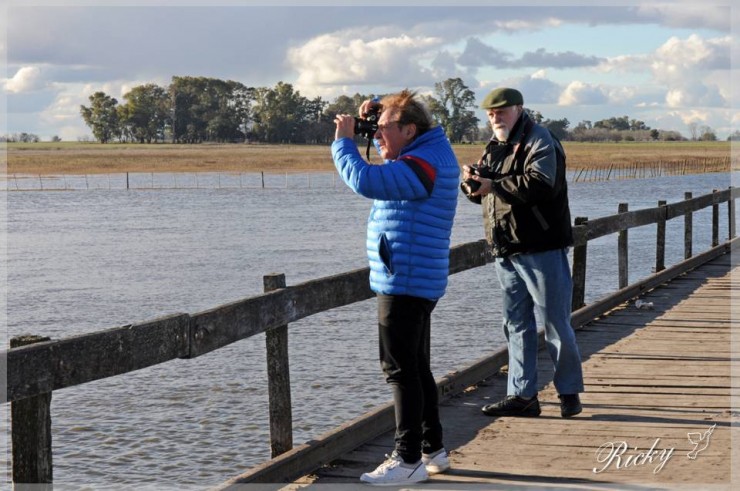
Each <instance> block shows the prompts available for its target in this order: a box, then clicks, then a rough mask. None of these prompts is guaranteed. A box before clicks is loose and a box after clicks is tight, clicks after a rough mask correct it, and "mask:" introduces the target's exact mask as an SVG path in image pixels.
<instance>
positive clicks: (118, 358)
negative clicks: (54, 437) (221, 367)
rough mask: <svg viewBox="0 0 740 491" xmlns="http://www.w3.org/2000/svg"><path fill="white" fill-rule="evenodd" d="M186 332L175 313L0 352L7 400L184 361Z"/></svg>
mask: <svg viewBox="0 0 740 491" xmlns="http://www.w3.org/2000/svg"><path fill="white" fill-rule="evenodd" d="M188 332H189V317H188V315H187V314H175V315H172V316H169V317H162V318H159V319H154V320H152V321H149V322H145V323H142V324H136V325H132V326H123V327H116V328H113V329H108V330H105V331H100V332H96V333H92V334H84V335H81V336H74V337H70V338H66V339H61V340H56V341H46V342H43V343H36V344H32V345H29V346H23V347H19V348H12V349H10V350H8V351H5V352H3V353H1V355H2V357H5V358H6V360H0V365H2V366H7V370H8V372H7V383H8V388H7V399H8V400H11V401H14V400H18V399H22V398H25V397H30V396H32V395H36V394H42V393H44V392H51V391H53V390H58V389H63V388H65V387H70V386H73V385H78V384H82V383H85V382H91V381H93V380H99V379H103V378H107V377H112V376H114V375H119V374H122V373H127V372H132V371H134V370H139V369H141V368H146V367H149V366H152V365H157V364H159V363H163V362H165V361H168V360H173V359H176V358H183V357H187V356H188V354H189V353H188ZM81 353H84V356H82V355H81ZM6 364H7V365H6ZM5 396H6V394H3V395H2V397H5Z"/></svg>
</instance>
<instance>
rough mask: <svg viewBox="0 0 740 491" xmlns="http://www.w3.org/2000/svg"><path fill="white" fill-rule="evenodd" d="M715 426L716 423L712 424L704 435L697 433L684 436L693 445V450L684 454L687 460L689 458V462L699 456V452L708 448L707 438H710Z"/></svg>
mask: <svg viewBox="0 0 740 491" xmlns="http://www.w3.org/2000/svg"><path fill="white" fill-rule="evenodd" d="M716 426H717V423H715V424H713V425H712V426H710V427H709V429H708V430H707V431H705V432H704V433H701V432H698V431H697V432H692V433H687V434H686V437H687V438H688V439H689V441H690V442H691V443H693V444H694V449H693V450H692V451H691V452H689V453H688V454H686V456H687V457H688V458H690V459H691V460H694V459H696V457H697V456H698V455H699V452H701V451H703V450H704V449H706V448H707V447H708V446H709V438H710V437H711V436H712V432H713V431H714V428H715V427H716Z"/></svg>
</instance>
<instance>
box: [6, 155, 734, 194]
mask: <svg viewBox="0 0 740 491" xmlns="http://www.w3.org/2000/svg"><path fill="white" fill-rule="evenodd" d="M732 167H733V165H732V162H731V159H730V158H729V157H727V158H724V157H721V158H692V159H685V160H682V161H679V162H676V161H670V162H668V161H666V162H664V161H657V162H651V163H645V162H640V163H634V162H633V163H616V164H594V165H589V166H586V167H581V168H571V169H569V171H568V180H570V181H573V182H583V181H609V180H616V179H644V178H655V177H662V176H671V175H686V174H702V173H710V172H730V171H731V169H732ZM339 181H340V179H339V178H338V177H337V174H336V173H335V172H304V173H300V172H284V173H267V172H125V173H114V174H74V175H73V174H60V175H29V174H6V175H0V191H2V190H6V191H78V190H89V189H150V190H157V189H160V190H166V189H299V188H335V187H337V185H338V183H339Z"/></svg>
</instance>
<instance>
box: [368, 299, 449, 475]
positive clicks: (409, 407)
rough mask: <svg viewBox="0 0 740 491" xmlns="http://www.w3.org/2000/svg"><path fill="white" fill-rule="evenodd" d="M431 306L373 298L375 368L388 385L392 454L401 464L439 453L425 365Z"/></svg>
mask: <svg viewBox="0 0 740 491" xmlns="http://www.w3.org/2000/svg"><path fill="white" fill-rule="evenodd" d="M436 304H437V302H436V301H431V300H426V299H423V298H418V297H410V296H405V295H378V334H379V339H380V366H381V368H382V369H383V373H385V376H386V381H387V382H388V383H389V384H391V385H392V386H393V402H394V405H395V410H396V451H397V452H398V453H399V455H400V456H401V458H403V460H404V462H408V463H412V462H417V461H418V460H419V459H420V458H421V452H422V451H423V452H424V453H432V452H434V451H436V450H439V449H440V448H442V446H443V445H442V425H441V424H440V422H439V409H438V407H437V384H436V383H435V382H434V376H433V375H432V370H431V368H430V366H429V352H430V327H431V314H432V310H434V307H435V305H436Z"/></svg>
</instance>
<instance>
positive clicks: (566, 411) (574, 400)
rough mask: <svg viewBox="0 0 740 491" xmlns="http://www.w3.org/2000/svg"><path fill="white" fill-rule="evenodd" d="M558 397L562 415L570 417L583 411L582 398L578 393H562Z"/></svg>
mask: <svg viewBox="0 0 740 491" xmlns="http://www.w3.org/2000/svg"><path fill="white" fill-rule="evenodd" d="M558 397H559V398H560V415H561V416H562V417H564V418H570V417H571V416H575V415H576V414H580V412H581V411H583V406H581V398H580V397H578V394H562V395H559V396H558Z"/></svg>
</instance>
